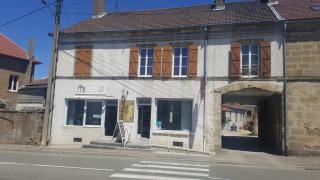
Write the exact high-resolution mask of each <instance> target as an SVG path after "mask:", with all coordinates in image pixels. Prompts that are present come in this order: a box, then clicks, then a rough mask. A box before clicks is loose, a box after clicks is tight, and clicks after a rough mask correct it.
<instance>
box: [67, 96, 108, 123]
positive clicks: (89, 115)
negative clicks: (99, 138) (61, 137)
mask: <svg viewBox="0 0 320 180" xmlns="http://www.w3.org/2000/svg"><path fill="white" fill-rule="evenodd" d="M67 104H68V107H67V108H68V110H67V121H66V125H70V126H83V125H86V126H101V119H102V114H103V109H102V108H103V102H100V101H87V100H68V102H67Z"/></svg>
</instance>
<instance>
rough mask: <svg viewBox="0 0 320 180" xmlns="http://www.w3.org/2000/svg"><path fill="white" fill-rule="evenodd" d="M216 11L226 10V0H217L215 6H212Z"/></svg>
mask: <svg viewBox="0 0 320 180" xmlns="http://www.w3.org/2000/svg"><path fill="white" fill-rule="evenodd" d="M212 9H213V10H214V11H219V10H224V9H226V6H225V4H224V0H215V4H214V5H213V6H212Z"/></svg>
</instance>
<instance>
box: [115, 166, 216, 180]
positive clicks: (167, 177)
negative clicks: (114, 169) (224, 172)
mask: <svg viewBox="0 0 320 180" xmlns="http://www.w3.org/2000/svg"><path fill="white" fill-rule="evenodd" d="M209 173H210V165H206V164H188V163H176V162H158V161H140V162H139V163H136V164H132V165H131V166H130V167H128V168H124V169H123V170H122V171H121V172H118V173H114V174H112V175H111V176H110V178H114V179H142V180H203V179H208V178H209Z"/></svg>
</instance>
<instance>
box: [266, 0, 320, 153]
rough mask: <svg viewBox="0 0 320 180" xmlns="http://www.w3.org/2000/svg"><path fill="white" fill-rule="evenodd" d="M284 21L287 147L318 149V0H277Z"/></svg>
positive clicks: (298, 150)
mask: <svg viewBox="0 0 320 180" xmlns="http://www.w3.org/2000/svg"><path fill="white" fill-rule="evenodd" d="M272 7H273V8H274V9H275V10H276V12H277V14H278V17H279V19H281V20H282V21H283V22H284V24H285V25H286V34H285V37H286V67H287V69H286V71H287V107H286V109H287V122H286V124H287V133H286V134H287V137H286V140H287V143H286V144H287V146H288V147H287V148H288V153H289V154H296V155H312V154H319V152H320V130H319V128H320V121H319V117H320V107H319V103H320V98H319V94H320V33H319V30H320V1H319V0H315V1H307V0H278V3H277V4H274V5H273V6H272Z"/></svg>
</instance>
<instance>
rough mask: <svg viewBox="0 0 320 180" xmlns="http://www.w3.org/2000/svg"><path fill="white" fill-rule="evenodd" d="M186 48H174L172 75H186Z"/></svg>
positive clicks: (187, 54) (187, 53)
mask: <svg viewBox="0 0 320 180" xmlns="http://www.w3.org/2000/svg"><path fill="white" fill-rule="evenodd" d="M188 51H189V50H188V48H186V47H183V48H174V53H173V59H174V62H173V76H176V77H185V76H187V75H188V56H189V52H188Z"/></svg>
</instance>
